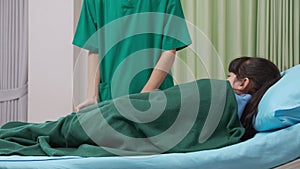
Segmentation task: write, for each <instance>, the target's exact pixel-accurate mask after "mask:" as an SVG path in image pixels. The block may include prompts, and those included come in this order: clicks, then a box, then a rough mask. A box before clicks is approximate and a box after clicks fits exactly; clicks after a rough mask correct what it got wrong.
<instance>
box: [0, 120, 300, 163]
mask: <svg viewBox="0 0 300 169" xmlns="http://www.w3.org/2000/svg"><path fill="white" fill-rule="evenodd" d="M299 131H300V124H296V125H293V126H291V127H288V128H284V129H281V130H278V131H274V132H262V133H258V134H257V135H256V136H255V137H254V138H252V139H250V140H247V141H245V142H241V143H238V144H234V145H231V146H227V147H223V148H219V149H213V150H205V151H198V152H191V153H171V154H160V155H150V156H135V157H87V158H83V157H77V156H65V157H45V156H2V157H0V168H1V169H2V168H7V169H35V168H45V169H48V168H49V169H54V168H59V169H60V168H62V169H67V168H68V169H85V168H86V169H88V168H98V169H136V168H145V169H146V168H149V169H150V168H151V169H173V168H176V169H199V168H214V169H224V168H230V169H235V168H236V169H240V168H243V169H246V168H249V169H250V168H251V169H253V168H260V169H263V168H274V167H277V168H278V169H287V168H298V167H299V166H300V160H299V159H298V158H299V157H300V133H299ZM296 159H298V160H296Z"/></svg>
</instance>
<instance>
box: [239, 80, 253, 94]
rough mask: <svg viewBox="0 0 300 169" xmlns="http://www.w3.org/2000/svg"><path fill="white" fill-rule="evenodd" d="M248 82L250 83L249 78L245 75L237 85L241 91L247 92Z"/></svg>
mask: <svg viewBox="0 0 300 169" xmlns="http://www.w3.org/2000/svg"><path fill="white" fill-rule="evenodd" d="M249 84H250V80H249V78H247V77H246V78H244V79H242V80H241V83H240V85H239V86H238V89H239V90H240V91H242V92H243V93H247V87H248V86H249Z"/></svg>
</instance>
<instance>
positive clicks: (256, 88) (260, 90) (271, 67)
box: [228, 57, 281, 140]
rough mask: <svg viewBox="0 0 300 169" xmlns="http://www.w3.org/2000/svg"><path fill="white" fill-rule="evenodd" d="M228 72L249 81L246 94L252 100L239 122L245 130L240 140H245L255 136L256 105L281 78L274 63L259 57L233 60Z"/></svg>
mask: <svg viewBox="0 0 300 169" xmlns="http://www.w3.org/2000/svg"><path fill="white" fill-rule="evenodd" d="M228 70H229V72H232V73H234V74H235V75H236V77H237V79H243V78H248V79H249V81H250V83H249V85H250V87H249V89H250V90H249V92H248V93H249V94H251V95H252V98H251V99H250V101H249V102H248V104H247V105H246V107H245V110H244V112H243V114H242V117H241V122H242V124H243V126H244V127H245V129H246V132H245V134H244V136H243V138H242V140H247V139H249V138H252V137H253V136H254V135H255V134H256V130H255V128H254V126H253V121H254V118H255V116H256V114H257V108H258V104H259V102H260V100H261V98H262V96H263V95H264V93H265V92H266V91H267V90H268V88H270V87H271V86H272V85H273V84H274V83H276V82H277V81H278V80H279V79H280V78H281V75H280V71H279V69H278V67H277V66H276V65H275V64H274V63H272V62H271V61H269V60H267V59H264V58H260V57H240V58H237V59H234V60H233V61H231V63H230V65H229V69H228Z"/></svg>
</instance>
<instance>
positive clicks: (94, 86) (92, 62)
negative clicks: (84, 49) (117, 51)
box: [87, 52, 100, 98]
mask: <svg viewBox="0 0 300 169" xmlns="http://www.w3.org/2000/svg"><path fill="white" fill-rule="evenodd" d="M99 83H100V69H99V56H98V54H97V53H92V52H89V55H88V91H87V97H88V98H98V95H99V88H98V86H99Z"/></svg>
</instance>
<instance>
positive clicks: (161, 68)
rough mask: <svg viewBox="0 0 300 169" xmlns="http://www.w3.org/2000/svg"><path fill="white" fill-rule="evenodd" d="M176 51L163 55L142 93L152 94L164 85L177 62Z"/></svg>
mask: <svg viewBox="0 0 300 169" xmlns="http://www.w3.org/2000/svg"><path fill="white" fill-rule="evenodd" d="M175 54H176V50H175V49H174V50H168V51H165V52H163V53H162V54H161V56H160V58H159V60H158V62H157V64H156V66H155V68H154V69H153V71H152V74H151V76H150V78H149V80H148V82H147V83H146V85H145V86H144V88H143V90H142V91H141V92H151V91H154V90H156V89H158V88H159V86H160V85H161V84H162V82H163V81H164V79H165V78H166V76H167V75H168V73H169V71H170V70H171V68H172V65H173V63H174V60H175Z"/></svg>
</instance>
